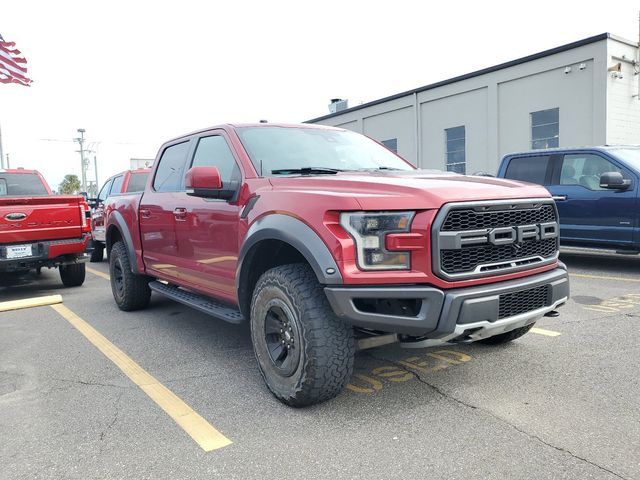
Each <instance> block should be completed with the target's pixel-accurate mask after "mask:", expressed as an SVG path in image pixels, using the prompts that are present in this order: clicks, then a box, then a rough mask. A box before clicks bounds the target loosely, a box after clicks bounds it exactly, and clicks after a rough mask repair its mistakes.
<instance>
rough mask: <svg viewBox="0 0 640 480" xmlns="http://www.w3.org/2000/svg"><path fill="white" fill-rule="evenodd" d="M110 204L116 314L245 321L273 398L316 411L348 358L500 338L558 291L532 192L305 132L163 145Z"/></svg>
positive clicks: (519, 329) (539, 204) (258, 131)
mask: <svg viewBox="0 0 640 480" xmlns="http://www.w3.org/2000/svg"><path fill="white" fill-rule="evenodd" d="M106 209H108V210H109V212H110V213H109V214H108V216H107V217H106V239H105V241H106V247H107V251H108V252H109V253H110V257H109V258H110V264H109V267H110V273H111V287H112V290H113V296H114V298H115V301H116V303H117V305H118V306H119V307H120V308H121V309H122V310H135V309H140V308H144V307H146V306H147V305H148V303H149V299H150V295H151V291H155V292H158V293H160V294H163V295H166V296H168V297H170V298H172V299H174V300H176V301H179V302H182V303H185V304H187V305H191V306H192V307H194V308H196V309H199V310H201V311H203V312H206V313H209V314H211V315H213V316H215V317H218V318H221V319H223V320H226V321H228V322H232V323H240V322H249V324H250V327H251V339H252V343H253V348H254V352H255V356H256V359H257V363H258V366H259V369H260V371H261V373H262V376H263V378H264V380H265V382H266V384H267V386H268V388H269V389H270V390H271V392H272V393H273V394H274V395H275V396H276V397H277V398H278V399H280V400H281V401H282V402H284V403H286V404H288V405H292V406H303V405H309V404H313V403H317V402H320V401H323V400H327V399H329V398H331V397H333V396H335V395H337V394H338V393H339V392H340V391H341V389H342V388H343V387H344V386H345V385H346V383H347V382H348V380H349V377H350V375H351V373H352V370H353V362H354V353H355V350H356V348H358V347H368V346H373V345H379V344H382V343H385V342H387V341H391V340H399V341H400V342H401V343H402V344H403V345H404V346H409V347H424V346H430V345H435V344H438V343H442V342H471V341H480V342H484V343H487V344H499V343H504V342H508V341H510V340H513V339H515V338H518V337H520V336H521V335H524V334H525V333H526V332H527V331H528V330H529V329H530V328H531V326H532V325H533V323H534V322H535V321H536V320H537V319H539V318H541V317H542V316H544V315H550V316H555V315H556V314H557V312H555V309H556V308H557V307H559V306H560V305H562V304H563V303H565V302H566V301H567V299H568V297H569V280H568V275H567V271H566V267H565V266H564V265H563V264H562V263H560V262H559V261H558V235H559V229H558V216H557V211H556V207H555V204H554V202H553V200H552V199H551V197H550V195H549V193H548V192H547V191H546V190H545V189H544V188H542V187H538V186H535V185H526V184H522V183H519V182H515V181H509V180H500V179H495V178H487V177H472V176H470V177H467V176H462V175H457V174H447V173H434V172H428V171H424V170H417V169H416V168H415V167H413V166H412V165H410V164H409V163H407V162H406V161H405V160H403V159H402V158H400V157H399V156H397V155H396V154H394V153H392V152H391V151H389V150H387V149H386V148H385V147H383V146H382V145H380V144H378V143H377V142H375V141H373V140H371V139H369V138H367V137H365V136H362V135H360V134H357V133H354V132H350V131H347V130H343V129H339V128H330V127H323V126H317V125H276V124H246V125H223V126H219V127H214V128H210V129H206V130H202V131H197V132H194V133H191V134H189V135H185V136H182V137H179V138H176V139H174V140H171V141H169V142H167V143H165V144H164V145H163V146H162V147H161V149H160V151H159V153H158V156H157V159H156V161H155V167H154V169H153V172H152V174H151V175H150V177H149V181H148V183H147V186H146V189H145V191H144V192H143V193H142V194H131V195H120V196H117V197H113V198H112V199H110V200H109V202H108V206H107V207H106Z"/></svg>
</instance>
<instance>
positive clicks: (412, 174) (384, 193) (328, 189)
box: [269, 170, 550, 210]
mask: <svg viewBox="0 0 640 480" xmlns="http://www.w3.org/2000/svg"><path fill="white" fill-rule="evenodd" d="M269 180H270V181H271V184H272V185H273V187H274V189H275V190H278V191H285V192H287V191H288V192H291V193H294V192H295V193H303V192H306V193H312V194H315V195H322V194H324V195H330V196H341V197H346V196H349V197H352V198H353V199H354V200H356V201H357V202H358V203H359V204H360V206H361V208H362V209H363V210H384V209H390V210H397V209H434V208H440V207H441V206H442V205H444V204H445V203H449V202H464V201H480V200H501V199H511V198H514V199H517V198H547V197H550V194H549V192H548V191H547V190H546V189H545V188H544V187H542V186H539V185H534V184H529V183H523V182H516V181H512V180H504V179H500V178H494V177H479V176H464V175H457V174H454V173H446V172H435V171H430V170H412V171H407V172H400V171H380V172H341V173H338V174H336V175H314V176H302V175H300V176H286V177H271V178H270V179H269Z"/></svg>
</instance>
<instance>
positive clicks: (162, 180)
mask: <svg viewBox="0 0 640 480" xmlns="http://www.w3.org/2000/svg"><path fill="white" fill-rule="evenodd" d="M188 151H189V142H188V141H187V142H182V143H178V144H176V145H171V146H170V147H167V148H166V149H165V150H164V152H163V153H162V157H161V158H160V163H159V164H158V168H157V170H156V176H155V178H154V179H153V189H154V190H155V191H157V192H177V191H179V190H180V189H181V188H182V178H183V176H184V175H183V174H184V164H185V161H186V160H187V152H188Z"/></svg>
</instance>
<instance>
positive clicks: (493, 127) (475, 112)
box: [308, 33, 640, 173]
mask: <svg viewBox="0 0 640 480" xmlns="http://www.w3.org/2000/svg"><path fill="white" fill-rule="evenodd" d="M638 55H639V53H638V47H637V45H636V44H634V43H633V42H631V41H629V40H625V39H622V38H619V37H616V36H615V35H611V34H609V33H604V34H601V35H597V36H594V37H590V38H586V39H584V40H580V41H577V42H574V43H570V44H568V45H563V46H560V47H557V48H553V49H551V50H546V51H544V52H540V53H536V54H534V55H530V56H527V57H524V58H520V59H517V60H513V61H511V62H507V63H503V64H500V65H496V66H493V67H489V68H486V69H483V70H479V71H476V72H472V73H469V74H466V75H462V76H460V77H455V78H451V79H449V80H444V81H442V82H438V83H434V84H431V85H426V86H424V87H420V88H416V89H415V90H410V91H407V92H402V93H399V94H397V95H392V96H390V97H387V98H382V99H380V100H376V101H373V102H369V103H365V104H363V105H358V106H355V107H352V108H347V109H345V110H340V111H337V112H335V113H331V114H329V115H325V116H322V117H319V118H314V119H312V120H309V121H308V123H320V124H324V125H332V126H340V127H344V128H348V129H350V130H354V131H356V132H360V133H364V134H365V135H368V136H370V137H372V138H375V139H376V140H379V141H381V142H383V143H385V144H386V145H387V146H388V147H389V148H392V149H394V150H396V151H397V152H398V153H399V154H400V155H402V156H403V157H404V158H406V159H407V160H409V161H411V162H412V163H414V164H416V165H418V166H420V167H422V168H437V169H443V170H452V171H458V172H466V173H475V172H478V171H485V172H490V173H495V171H496V169H497V167H498V164H499V162H500V159H501V157H502V156H503V155H505V154H507V153H510V152H515V151H521V150H528V149H531V148H545V147H554V146H560V147H569V146H586V145H602V144H613V143H632V144H640V100H639V98H638V89H639V88H640V75H638V72H639V71H640V63H639V62H638V58H639V57H638ZM333 108H334V109H335V106H333Z"/></svg>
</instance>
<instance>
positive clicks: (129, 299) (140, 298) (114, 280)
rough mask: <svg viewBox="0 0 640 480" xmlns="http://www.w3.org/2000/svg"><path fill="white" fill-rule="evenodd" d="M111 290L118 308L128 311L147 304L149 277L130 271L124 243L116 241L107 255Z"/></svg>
mask: <svg viewBox="0 0 640 480" xmlns="http://www.w3.org/2000/svg"><path fill="white" fill-rule="evenodd" d="M109 274H110V277H111V291H112V292H113V298H114V299H115V301H116V304H117V305H118V308H119V309H120V310H124V311H125V312H129V311H131V310H140V309H142V308H146V307H147V305H149V299H150V298H151V289H150V288H149V278H148V277H145V276H144V275H136V274H134V273H133V272H132V271H131V262H130V260H129V255H128V254H127V247H125V245H124V243H122V242H116V243H115V244H114V245H113V247H111V253H110V255H109Z"/></svg>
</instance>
